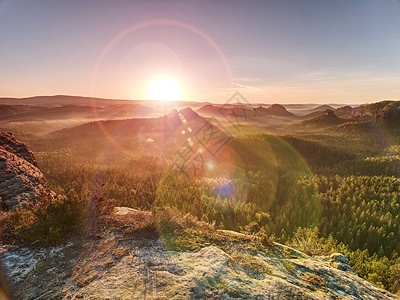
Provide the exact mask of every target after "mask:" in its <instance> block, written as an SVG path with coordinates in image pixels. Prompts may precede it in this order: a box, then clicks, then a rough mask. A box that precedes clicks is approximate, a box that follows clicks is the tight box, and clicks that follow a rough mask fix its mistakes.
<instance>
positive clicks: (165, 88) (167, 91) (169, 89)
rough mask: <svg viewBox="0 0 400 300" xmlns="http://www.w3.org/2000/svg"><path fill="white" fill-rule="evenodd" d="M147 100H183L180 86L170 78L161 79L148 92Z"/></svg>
mask: <svg viewBox="0 0 400 300" xmlns="http://www.w3.org/2000/svg"><path fill="white" fill-rule="evenodd" d="M147 100H161V101H173V100H183V98H182V93H181V90H180V88H179V86H178V85H177V84H176V83H175V82H174V81H173V80H171V79H169V78H159V79H157V80H156V81H154V82H153V83H152V84H151V85H150V86H149V89H148V90H147Z"/></svg>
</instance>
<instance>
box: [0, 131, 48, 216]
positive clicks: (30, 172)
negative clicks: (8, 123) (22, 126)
mask: <svg viewBox="0 0 400 300" xmlns="http://www.w3.org/2000/svg"><path fill="white" fill-rule="evenodd" d="M49 193H50V191H49V189H48V187H47V181H46V179H45V178H44V176H43V174H42V172H41V171H40V170H39V169H38V166H37V162H36V160H35V157H34V156H33V154H32V152H31V151H30V150H29V149H28V148H27V147H26V145H25V144H23V143H21V142H19V141H17V140H16V139H15V137H14V136H13V135H12V134H11V133H7V132H4V131H0V198H1V205H2V208H3V209H15V208H17V207H28V206H31V205H34V204H36V203H37V201H38V200H39V199H40V197H41V196H42V195H45V194H49Z"/></svg>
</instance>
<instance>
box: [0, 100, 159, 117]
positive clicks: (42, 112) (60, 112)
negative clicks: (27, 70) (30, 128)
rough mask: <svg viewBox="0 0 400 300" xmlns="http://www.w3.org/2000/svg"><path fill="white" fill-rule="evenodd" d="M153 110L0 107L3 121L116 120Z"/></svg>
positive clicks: (140, 107)
mask: <svg viewBox="0 0 400 300" xmlns="http://www.w3.org/2000/svg"><path fill="white" fill-rule="evenodd" d="M152 112H153V109H152V108H150V107H147V106H144V105H140V104H129V103H126V104H113V105H107V106H105V107H92V106H84V105H72V104H69V105H62V106H61V105H60V106H56V107H54V106H49V107H44V106H39V105H5V104H3V105H0V120H2V121H36V120H72V119H88V120H90V119H115V118H124V117H125V118H126V117H139V116H141V117H146V116H148V115H150V114H151V113H152Z"/></svg>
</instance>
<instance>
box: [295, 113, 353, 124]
mask: <svg viewBox="0 0 400 300" xmlns="http://www.w3.org/2000/svg"><path fill="white" fill-rule="evenodd" d="M345 122H348V121H347V120H344V119H341V118H339V117H338V116H336V115H335V113H334V111H333V110H326V111H325V112H324V113H323V114H322V115H319V116H317V117H314V118H312V119H310V120H305V121H303V122H302V124H304V125H311V126H332V125H339V124H343V123H345Z"/></svg>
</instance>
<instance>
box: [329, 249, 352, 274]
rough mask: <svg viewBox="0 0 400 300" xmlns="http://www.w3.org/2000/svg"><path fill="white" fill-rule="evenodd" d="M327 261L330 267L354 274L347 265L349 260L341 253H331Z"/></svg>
mask: <svg viewBox="0 0 400 300" xmlns="http://www.w3.org/2000/svg"><path fill="white" fill-rule="evenodd" d="M329 263H330V265H331V266H332V267H334V268H336V269H338V270H342V271H345V272H348V273H352V274H355V273H354V271H353V269H352V268H351V267H350V265H349V260H348V259H347V257H346V256H344V255H343V254H341V253H332V254H331V256H330V258H329Z"/></svg>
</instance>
